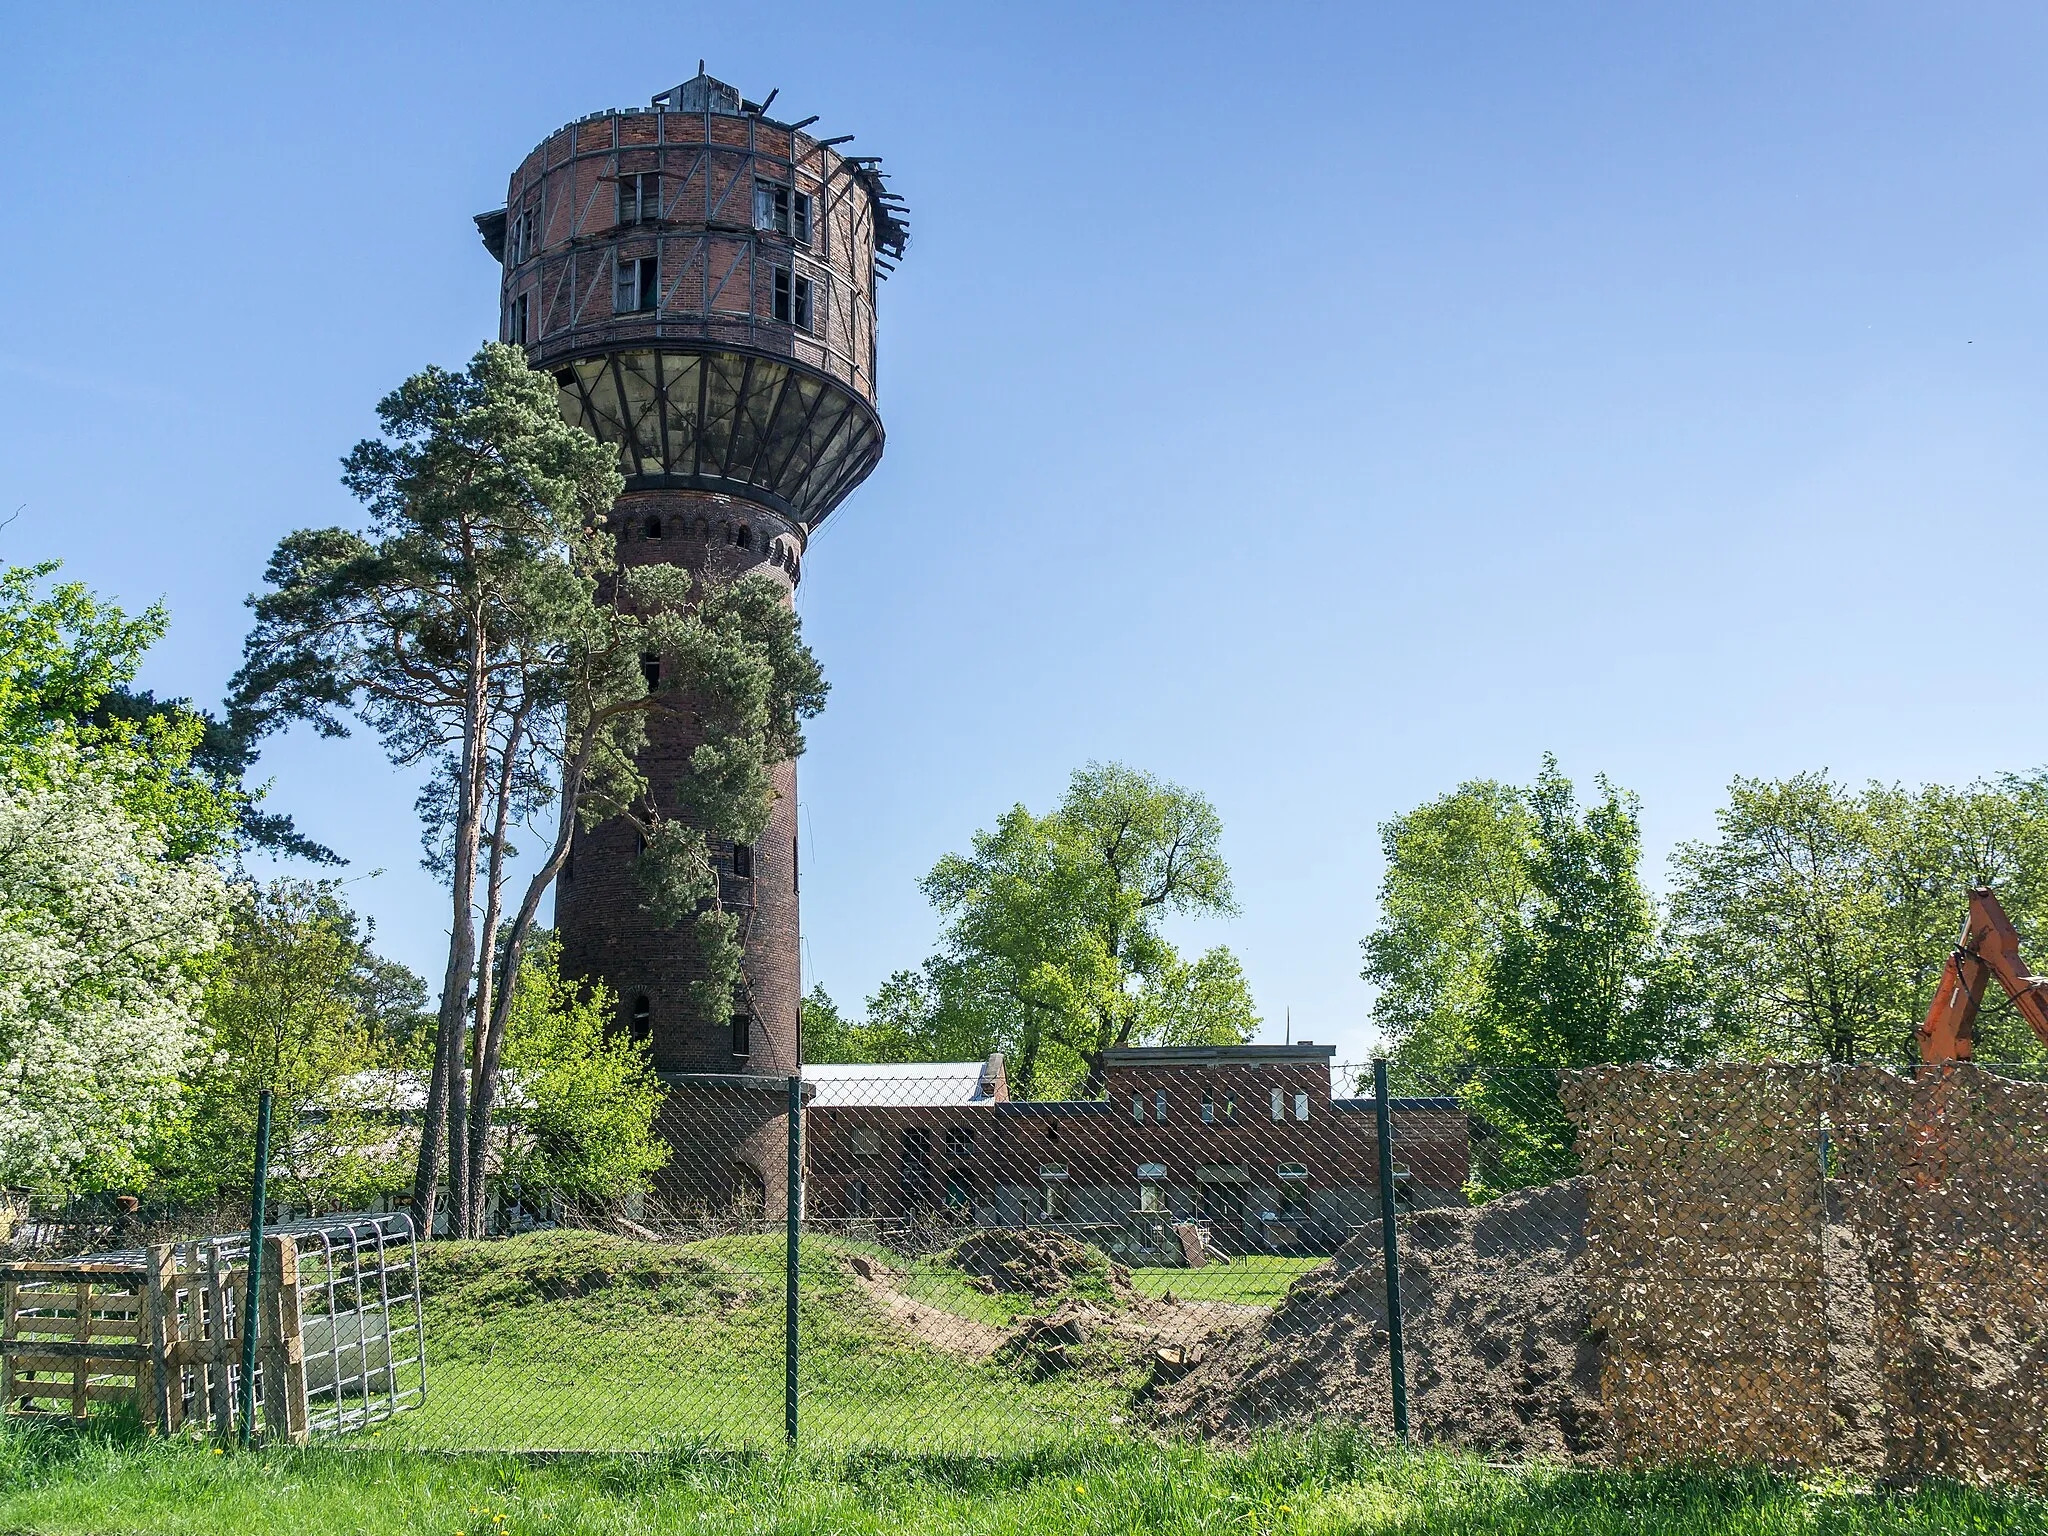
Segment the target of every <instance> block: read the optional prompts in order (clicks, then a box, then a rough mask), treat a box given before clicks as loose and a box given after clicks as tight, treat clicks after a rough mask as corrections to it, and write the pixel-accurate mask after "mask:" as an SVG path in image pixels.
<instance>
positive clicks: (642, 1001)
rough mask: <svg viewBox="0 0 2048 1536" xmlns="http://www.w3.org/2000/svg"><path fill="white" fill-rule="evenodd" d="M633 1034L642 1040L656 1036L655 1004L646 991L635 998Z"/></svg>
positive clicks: (636, 1038)
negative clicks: (648, 998)
mask: <svg viewBox="0 0 2048 1536" xmlns="http://www.w3.org/2000/svg"><path fill="white" fill-rule="evenodd" d="M632 1035H633V1038H634V1039H635V1040H642V1041H644V1040H651V1039H653V1038H654V1005H653V1004H652V1003H650V1002H648V1000H647V994H646V993H644V992H643V993H641V994H640V995H639V996H638V997H636V998H634V999H633V1024H632Z"/></svg>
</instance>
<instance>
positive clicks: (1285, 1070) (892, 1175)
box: [805, 1044, 1470, 1258]
mask: <svg viewBox="0 0 2048 1536" xmlns="http://www.w3.org/2000/svg"><path fill="white" fill-rule="evenodd" d="M1334 1054H1335V1049H1334V1047H1331V1046H1327V1045H1311V1044H1302V1045H1245V1046H1221V1047H1218V1046H1202V1047H1176V1046H1165V1047H1146V1048H1138V1049H1131V1050H1118V1051H1111V1052H1110V1053H1109V1055H1108V1058H1107V1061H1106V1063H1105V1070H1104V1080H1105V1088H1106V1093H1105V1097H1103V1098H1101V1099H1087V1100H1050V1101H1020V1100H1013V1099H1012V1098H1010V1096H1009V1089H1008V1084H1007V1082H1006V1081H1005V1078H1004V1073H1003V1063H1002V1058H1001V1057H1000V1056H997V1057H992V1058H990V1060H988V1061H986V1062H957V1063H956V1062H938V1063H919V1064H913V1065H908V1066H902V1067H868V1066H860V1067H833V1066H812V1067H810V1068H808V1069H807V1070H806V1072H805V1077H806V1079H807V1082H808V1083H809V1085H810V1089H811V1092H812V1098H811V1104H810V1111H809V1115H808V1123H807V1125H806V1128H805V1130H806V1137H807V1143H808V1167H807V1179H808V1184H807V1191H806V1193H807V1202H808V1203H807V1215H808V1216H809V1217H810V1218H811V1219H813V1220H825V1221H832V1220H848V1221H856V1220H862V1219H872V1220H875V1221H877V1222H878V1223H884V1224H886V1223H891V1222H903V1221H908V1220H912V1219H916V1218H917V1217H919V1216H920V1215H921V1214H922V1215H925V1216H927V1217H928V1218H930V1219H937V1220H943V1219H951V1220H955V1221H962V1222H964V1221H969V1220H971V1221H974V1222H977V1223H979V1224H982V1225H992V1226H1021V1225H1032V1226H1048V1225H1049V1226H1055V1227H1063V1228H1067V1229H1070V1230H1074V1231H1077V1232H1081V1233H1083V1234H1086V1235H1089V1236H1091V1237H1093V1238H1095V1239H1096V1240H1097V1241H1099V1242H1101V1243H1102V1244H1103V1246H1105V1247H1108V1248H1110V1249H1111V1250H1112V1251H1119V1252H1123V1253H1125V1254H1127V1255H1129V1256H1131V1257H1133V1258H1144V1257H1146V1253H1145V1252H1144V1250H1146V1249H1148V1248H1163V1247H1164V1246H1165V1245H1166V1244H1167V1243H1170V1242H1171V1241H1173V1239H1172V1238H1171V1235H1170V1231H1169V1230H1168V1229H1169V1228H1170V1227H1171V1225H1172V1223H1173V1222H1175V1221H1185V1220H1197V1221H1201V1222H1204V1223H1206V1225H1207V1226H1208V1228H1209V1230H1210V1232H1211V1233H1212V1234H1213V1236H1214V1238H1215V1241H1216V1242H1217V1244H1218V1245H1219V1246H1221V1247H1222V1248H1223V1249H1224V1250H1225V1251H1226V1252H1281V1253H1287V1252H1315V1251H1328V1250H1329V1249H1330V1248H1331V1247H1333V1246H1335V1244H1336V1243H1338V1242H1341V1241H1342V1240H1343V1237H1344V1235H1345V1234H1346V1233H1348V1232H1349V1231H1350V1230H1351V1229H1352V1228H1353V1227H1356V1226H1359V1225H1361V1224H1363V1223H1364V1222H1367V1221H1370V1220H1373V1219H1375V1218H1376V1217H1377V1215H1378V1213H1379V1157H1378V1135H1377V1123H1376V1120H1375V1118H1374V1113H1373V1104H1372V1101H1371V1100H1370V1099H1358V1098H1350V1097H1340V1096H1335V1095H1333V1094H1332V1092H1331V1076H1332V1074H1331V1058H1332V1056H1333V1055H1334ZM1392 1109H1393V1114H1394V1117H1395V1134H1396V1136H1397V1138H1398V1145H1399V1147H1400V1149H1401V1151H1400V1161H1399V1163H1398V1164H1397V1166H1396V1173H1397V1175H1398V1176H1399V1178H1400V1183H1401V1186H1402V1191H1403V1198H1404V1199H1405V1200H1406V1201H1408V1202H1410V1203H1413V1204H1417V1205H1442V1204H1451V1203H1462V1201H1463V1193H1462V1191H1463V1187H1464V1184H1465V1181H1466V1179H1467V1177H1468V1175H1469V1172H1470V1159H1469V1153H1468V1147H1467V1139H1466V1117H1465V1115H1464V1112H1463V1111H1462V1110H1461V1109H1460V1107H1459V1106H1458V1104H1457V1101H1456V1100H1453V1099H1413V1098H1403V1099H1396V1100H1394V1101H1393V1105H1392Z"/></svg>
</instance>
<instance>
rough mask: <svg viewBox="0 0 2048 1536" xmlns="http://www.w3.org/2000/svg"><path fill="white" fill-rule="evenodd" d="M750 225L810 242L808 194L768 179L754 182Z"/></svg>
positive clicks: (809, 202)
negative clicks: (752, 223)
mask: <svg viewBox="0 0 2048 1536" xmlns="http://www.w3.org/2000/svg"><path fill="white" fill-rule="evenodd" d="M754 228H756V229H772V230H774V231H775V232H776V233H777V234H778V235H788V236H789V237H790V239H792V240H794V241H795V242H796V243H797V244H798V245H809V244H810V243H811V194H810V193H808V192H799V191H797V190H796V189H795V188H793V187H779V186H777V185H776V184H775V183H774V182H772V181H757V182H755V183H754Z"/></svg>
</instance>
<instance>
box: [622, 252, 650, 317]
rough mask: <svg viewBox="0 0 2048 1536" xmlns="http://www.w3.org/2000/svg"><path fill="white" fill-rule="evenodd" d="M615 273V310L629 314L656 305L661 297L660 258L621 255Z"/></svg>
mask: <svg viewBox="0 0 2048 1536" xmlns="http://www.w3.org/2000/svg"><path fill="white" fill-rule="evenodd" d="M614 275H615V276H616V278H617V284H616V286H615V287H614V289H613V292H612V308H613V309H614V310H615V311H617V312H618V313H619V314H622V315H627V314H632V313H634V312H635V311H636V310H646V309H653V308H654V307H655V304H656V303H657V302H658V301H659V299H660V297H661V262H660V260H659V259H658V258H656V257H653V256H642V257H640V258H639V259H638V260H635V259H633V258H632V257H630V256H621V257H619V258H618V266H617V267H616V268H615V269H614Z"/></svg>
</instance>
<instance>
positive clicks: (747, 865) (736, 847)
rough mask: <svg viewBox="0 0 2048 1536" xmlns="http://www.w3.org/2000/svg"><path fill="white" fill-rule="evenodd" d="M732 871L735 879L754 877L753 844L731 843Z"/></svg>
mask: <svg viewBox="0 0 2048 1536" xmlns="http://www.w3.org/2000/svg"><path fill="white" fill-rule="evenodd" d="M732 873H733V878H734V879H735V880H751V879H753V878H754V845H753V844H752V843H734V844H733V845H732Z"/></svg>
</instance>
